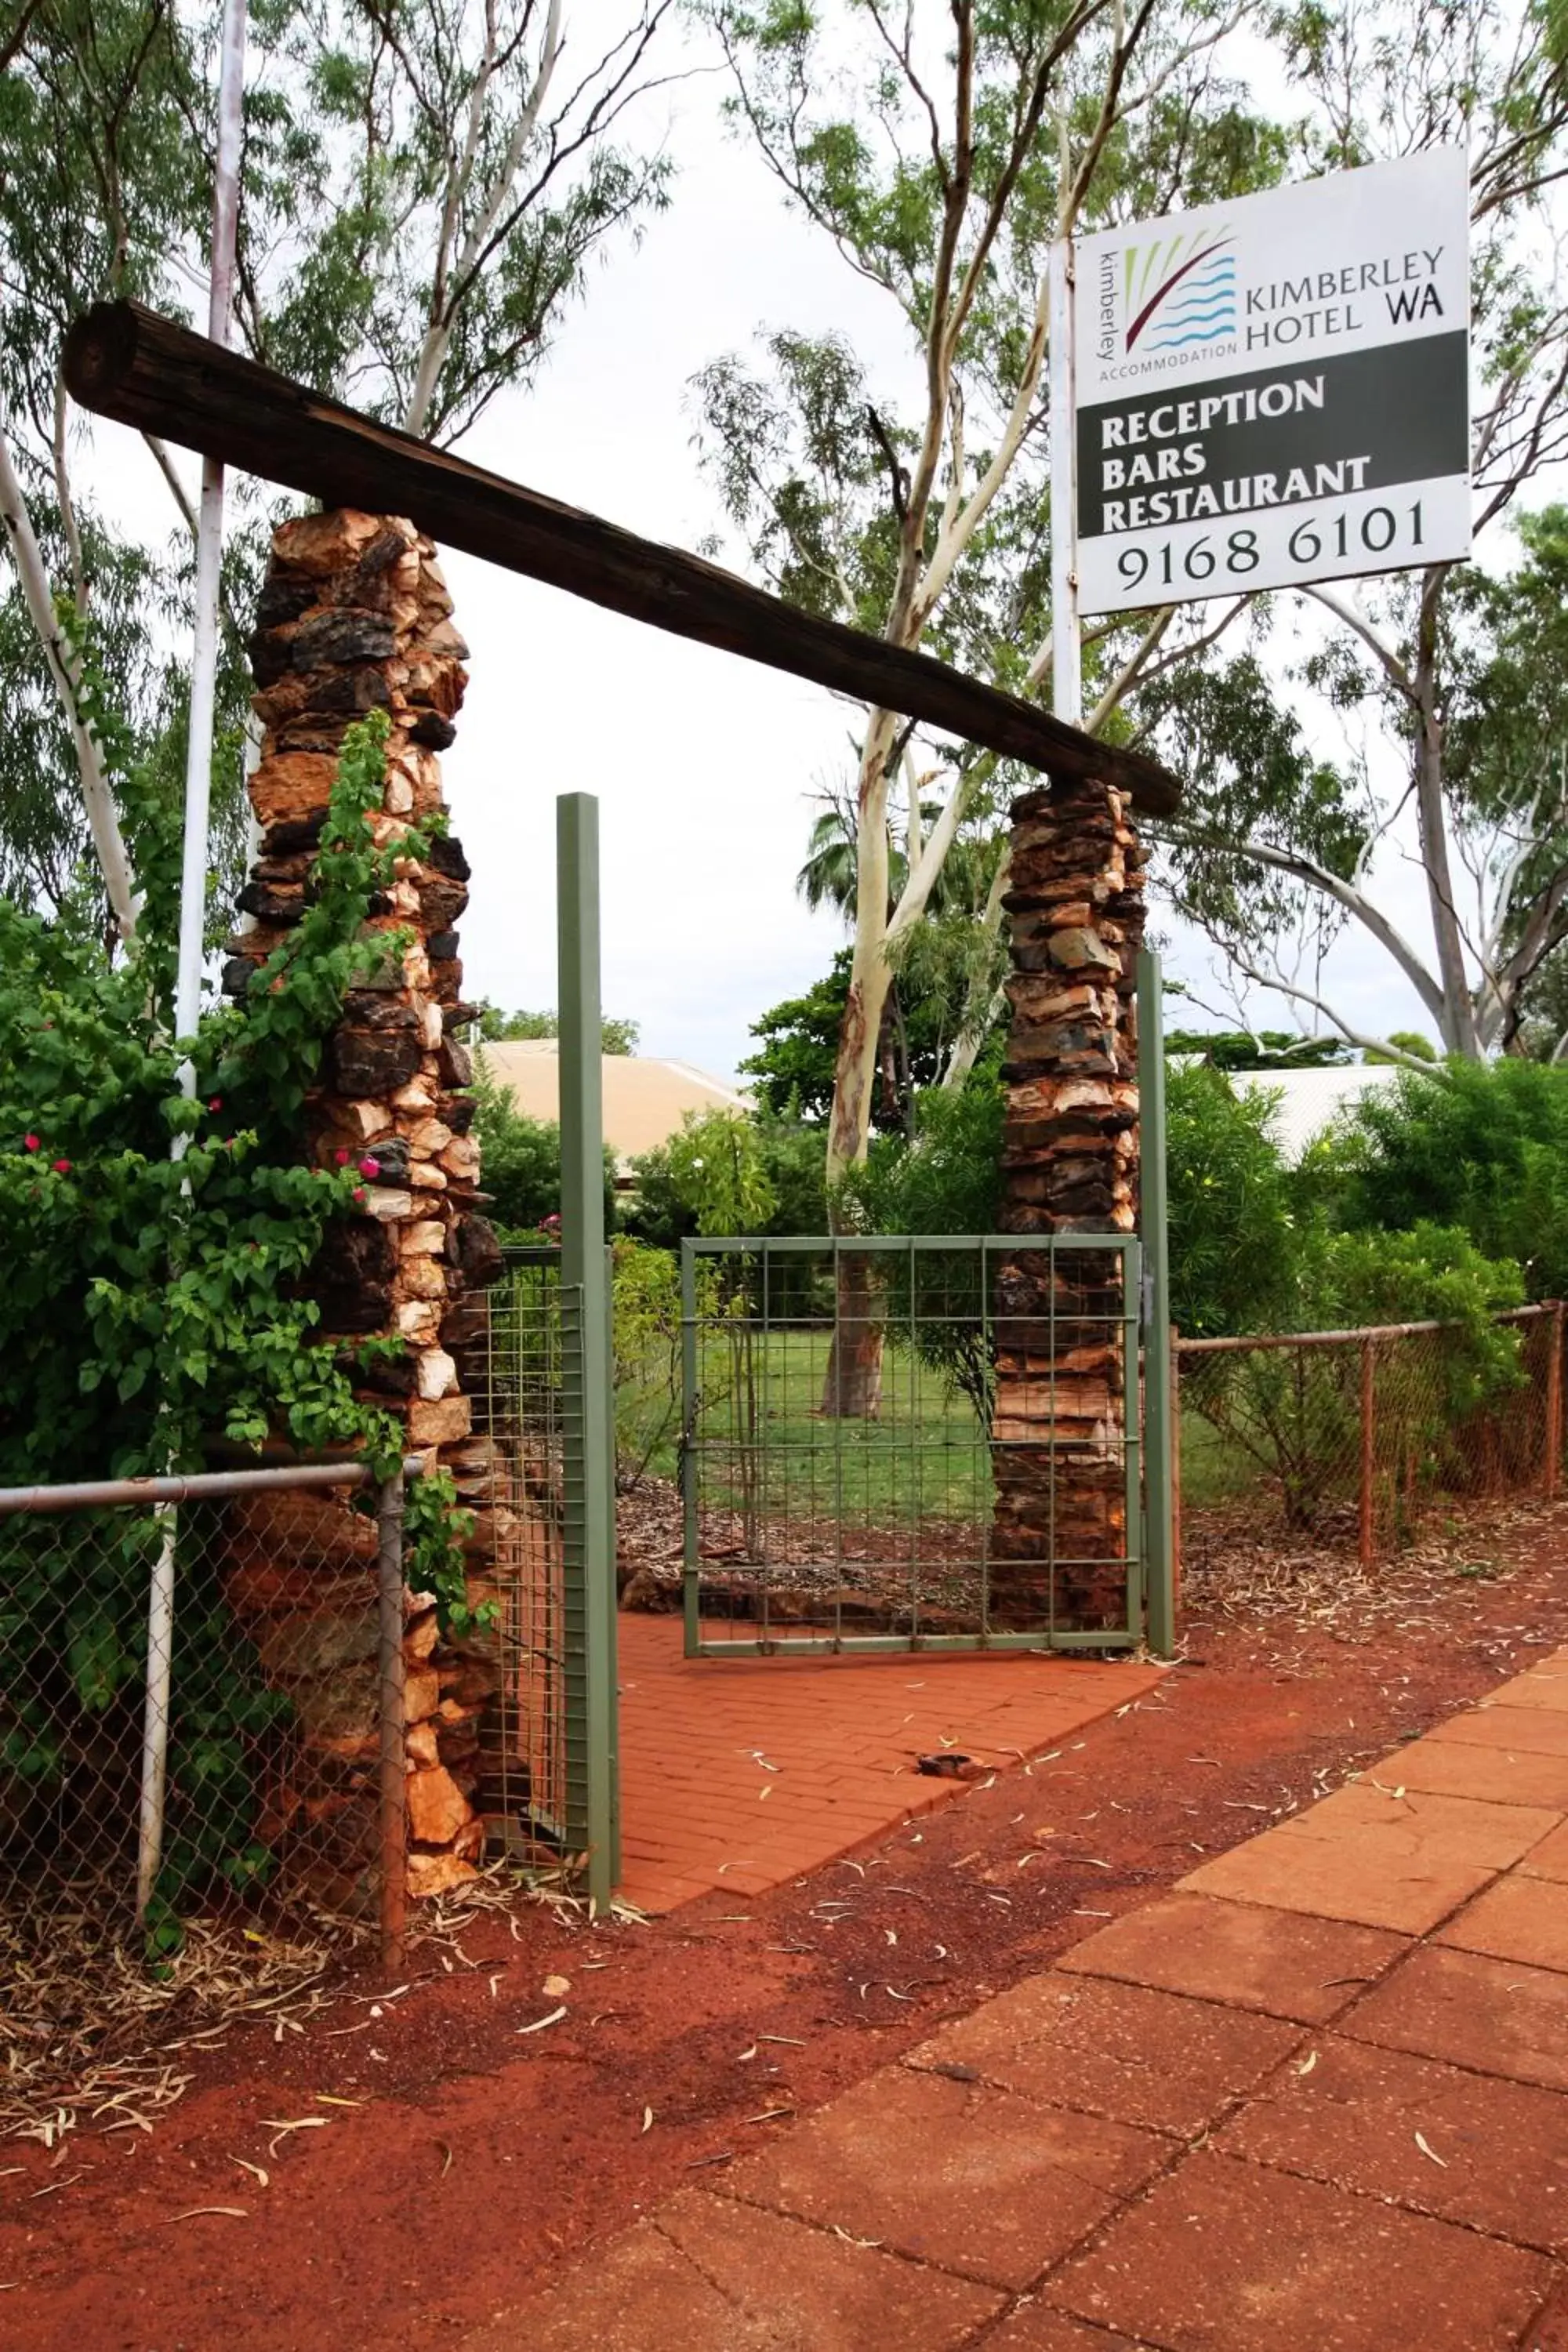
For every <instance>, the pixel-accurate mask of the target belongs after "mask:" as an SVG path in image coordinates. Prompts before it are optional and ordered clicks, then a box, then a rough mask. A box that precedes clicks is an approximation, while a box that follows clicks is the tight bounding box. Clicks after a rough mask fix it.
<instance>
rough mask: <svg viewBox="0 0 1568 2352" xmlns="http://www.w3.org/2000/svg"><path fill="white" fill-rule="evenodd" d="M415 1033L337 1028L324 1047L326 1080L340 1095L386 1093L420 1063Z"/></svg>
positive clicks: (391, 1090)
mask: <svg viewBox="0 0 1568 2352" xmlns="http://www.w3.org/2000/svg"><path fill="white" fill-rule="evenodd" d="M419 1054H420V1045H419V1039H418V1036H417V1035H416V1034H414V1035H410V1034H407V1033H406V1032H401V1031H393V1032H390V1033H388V1032H384V1031H380V1030H371V1029H336V1030H334V1031H333V1033H332V1035H331V1042H330V1043H329V1045H328V1047H327V1055H326V1077H327V1083H328V1084H329V1085H330V1086H331V1087H332V1088H333V1090H334V1091H335V1092H336V1093H338V1094H341V1095H389V1094H391V1093H393V1091H394V1090H395V1088H396V1087H402V1086H406V1084H407V1083H408V1081H409V1079H410V1078H412V1077H413V1076H414V1075H415V1073H416V1070H417V1069H418V1067H419Z"/></svg>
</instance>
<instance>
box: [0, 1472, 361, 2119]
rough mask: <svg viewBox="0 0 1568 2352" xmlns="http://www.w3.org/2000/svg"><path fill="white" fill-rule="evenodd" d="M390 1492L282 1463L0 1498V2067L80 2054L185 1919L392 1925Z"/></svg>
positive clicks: (30, 2067)
mask: <svg viewBox="0 0 1568 2352" xmlns="http://www.w3.org/2000/svg"><path fill="white" fill-rule="evenodd" d="M401 1505H402V1486H401V1482H400V1481H395V1482H393V1483H392V1484H391V1485H390V1486H387V1487H384V1488H380V1489H377V1488H376V1487H374V1486H373V1485H371V1484H370V1482H369V1477H368V1473H367V1472H366V1471H365V1470H364V1469H363V1467H360V1466H357V1465H344V1464H330V1465H309V1466H305V1465H300V1466H296V1467H290V1468H287V1469H278V1470H268V1471H259V1472H235V1473H232V1474H223V1473H215V1474H212V1475H204V1476H199V1477H192V1478H188V1479H179V1478H168V1479H142V1480H134V1481H129V1480H121V1481H115V1482H106V1483H103V1484H100V1485H97V1486H74V1487H72V1486H55V1487H47V1486H43V1487H32V1488H21V1489H7V1490H4V1491H0V1980H3V1981H4V1982H5V1988H6V1999H5V2003H4V2004H3V2006H0V2020H3V2022H0V2067H3V2074H4V2080H5V2085H6V2086H7V2087H9V2088H12V2089H16V2087H17V2086H18V2085H20V2084H26V2082H27V2081H29V2080H30V2079H32V2078H34V2077H35V2076H36V2075H37V2074H38V2072H39V2070H40V2068H43V2069H44V2070H45V2071H47V2070H48V2069H49V2068H50V2067H53V2068H55V2069H57V2070H58V2068H60V2067H61V2066H68V2064H69V2063H73V2062H75V2061H78V2060H79V2059H80V2058H81V2057H83V2056H84V2055H85V2054H88V2053H93V2052H97V2051H100V2049H101V2048H102V2047H103V2045H104V2042H105V2039H106V2037H110V2038H111V2037H112V2033H113V2031H114V2021H115V2018H116V2016H117V2015H120V2016H121V2017H122V2018H123V2017H124V2016H126V2015H128V2014H129V2015H133V2017H134V2020H135V2022H136V2027H137V2030H138V2031H140V2029H141V2026H142V2022H143V2021H144V2014H145V2003H144V2001H142V2000H141V1999H139V1998H136V1999H132V2000H130V2005H129V2010H127V2006H126V2001H125V2000H123V1999H121V1996H123V1995H127V1994H128V1993H129V1992H130V1990H131V1989H132V1988H136V1989H143V1988H146V1987H147V1986H148V1985H149V1984H154V1985H155V1984H156V1983H157V1982H158V1981H159V1979H165V1980H167V1981H170V1982H173V1981H174V1980H175V1979H178V1977H179V1974H180V1970H181V1968H182V1966H183V1958H184V1948H185V1944H186V1937H187V1923H188V1922H189V1921H190V1920H191V1919H192V1918H193V1917H195V1916H200V1917H201V1918H203V1919H204V1920H205V1921H208V1922H210V1921H212V1920H214V1919H215V1918H216V1919H217V1920H219V1921H226V1922H228V1923H229V1924H230V1925H232V1926H234V1927H236V1928H237V1930H238V1932H239V1935H240V1937H241V1939H242V1944H241V1948H243V1938H244V1937H245V1936H246V1935H247V1933H248V1936H249V1938H250V1941H251V1943H252V1944H253V1945H254V1946H257V1947H267V1946H269V1945H270V1944H271V1943H272V1942H273V1941H274V1940H275V1939H276V1938H277V1937H284V1938H285V1939H286V1938H288V1937H290V1936H296V1937H297V1936H299V1935H300V1933H301V1932H303V1934H304V1936H305V1938H306V1940H307V1942H308V1941H309V1940H310V1936H311V1935H313V1934H315V1933H317V1931H319V1930H320V1929H321V1927H322V1926H323V1924H324V1923H326V1922H329V1921H330V1922H331V1923H332V1928H333V1932H334V1937H335V1939H336V1940H338V1941H342V1940H349V1941H357V1940H360V1939H362V1938H363V1937H365V1936H366V1935H367V1934H368V1933H369V1932H370V1931H371V1930H373V1929H374V1928H375V1927H377V1926H379V1930H380V1937H381V1952H382V1958H383V1959H384V1962H385V1963H386V1964H387V1965H388V1966H395V1965H396V1963H397V1959H398V1957H399V1955H400V1951H401V1940H402V1934H403V1917H404V1909H403V1906H404V1891H405V1877H404V1855H405V1832H404V1790H403V1781H404V1759H403V1749H404V1687H405V1667H404V1654H403V1636H404V1607H403V1602H404V1590H403V1560H402V1545H401V1527H402V1510H401Z"/></svg>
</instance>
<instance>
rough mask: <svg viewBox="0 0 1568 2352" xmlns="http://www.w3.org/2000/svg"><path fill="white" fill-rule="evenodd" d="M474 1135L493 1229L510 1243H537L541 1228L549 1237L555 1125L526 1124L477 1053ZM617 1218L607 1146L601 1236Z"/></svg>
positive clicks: (555, 1192)
mask: <svg viewBox="0 0 1568 2352" xmlns="http://www.w3.org/2000/svg"><path fill="white" fill-rule="evenodd" d="M474 1099H475V1102H476V1104H477V1105H478V1110H477V1113H476V1116H475V1119H474V1133H475V1135H476V1136H477V1137H478V1139H479V1159H480V1163H481V1165H482V1166H483V1169H484V1181H485V1190H486V1192H488V1193H489V1195H490V1199H491V1203H492V1207H491V1215H492V1217H493V1219H494V1222H495V1223H496V1225H497V1227H498V1228H499V1230H500V1232H501V1233H503V1234H506V1235H507V1236H508V1237H509V1238H510V1239H511V1240H512V1241H536V1240H537V1239H538V1238H539V1228H540V1227H541V1226H542V1225H550V1226H551V1227H552V1233H553V1231H554V1230H555V1229H556V1228H558V1226H559V1223H560V1217H561V1129H560V1125H559V1123H558V1122H557V1121H556V1120H555V1119H552V1118H530V1117H529V1114H528V1113H527V1112H526V1111H522V1110H519V1109H518V1108H517V1106H516V1104H515V1103H514V1102H513V1101H512V1098H511V1096H510V1093H509V1092H508V1090H507V1088H506V1087H503V1086H502V1085H500V1082H499V1081H498V1080H497V1079H495V1078H494V1077H492V1076H491V1075H490V1073H489V1070H488V1069H487V1068H486V1066H485V1057H484V1055H483V1054H482V1053H481V1054H476V1055H475V1056H474ZM616 1216H617V1207H616V1159H615V1154H614V1152H613V1151H611V1150H610V1149H609V1147H608V1146H607V1145H606V1146H605V1232H606V1233H614V1231H615V1229H616Z"/></svg>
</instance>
